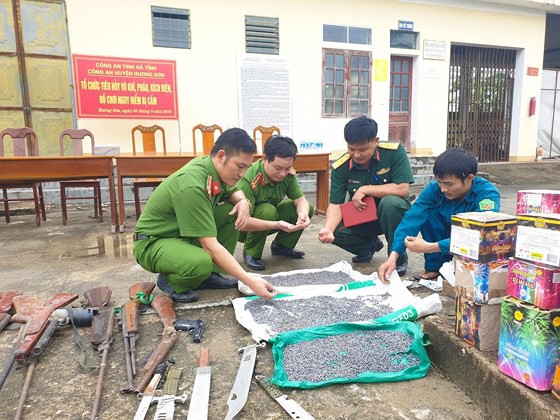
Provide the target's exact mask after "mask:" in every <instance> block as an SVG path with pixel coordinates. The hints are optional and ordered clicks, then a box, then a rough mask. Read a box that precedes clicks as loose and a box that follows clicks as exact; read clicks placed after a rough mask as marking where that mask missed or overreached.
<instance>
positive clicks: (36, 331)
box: [16, 293, 78, 361]
mask: <svg viewBox="0 0 560 420" xmlns="http://www.w3.org/2000/svg"><path fill="white" fill-rule="evenodd" d="M76 299H78V295H77V294H75V293H59V294H57V295H55V296H53V298H52V299H51V300H50V302H49V304H48V305H46V306H42V307H39V308H37V309H36V310H35V312H34V313H33V315H31V320H30V321H29V325H28V327H27V331H26V333H25V338H24V339H23V341H22V343H21V346H20V347H19V349H18V350H17V351H16V360H19V361H23V360H25V358H26V357H27V356H29V354H30V352H31V350H32V349H33V348H34V347H35V345H36V344H37V341H39V338H40V337H41V334H43V332H44V331H45V329H46V328H47V325H49V318H50V316H51V314H52V313H53V312H54V311H55V310H56V309H58V308H62V307H64V306H66V305H68V304H70V303H72V302H74V301H75V300H76Z"/></svg>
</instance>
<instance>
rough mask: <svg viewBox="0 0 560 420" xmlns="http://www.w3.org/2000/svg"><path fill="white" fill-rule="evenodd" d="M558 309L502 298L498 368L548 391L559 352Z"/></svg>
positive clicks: (534, 386) (522, 381)
mask: <svg viewBox="0 0 560 420" xmlns="http://www.w3.org/2000/svg"><path fill="white" fill-rule="evenodd" d="M558 337H560V309H555V310H544V309H539V308H538V307H536V306H534V305H531V304H530V303H526V302H523V301H521V300H519V299H516V298H514V297H511V296H508V297H506V298H505V299H504V300H503V302H502V314H501V322H500V343H499V349H498V369H499V370H500V371H501V372H502V373H504V374H506V375H508V376H510V377H512V378H514V379H515V380H517V381H519V382H521V383H523V384H525V385H527V386H528V387H530V388H533V389H536V390H537V391H548V390H550V389H551V387H552V379H553V377H554V371H555V367H556V361H557V359H558V356H559V353H560V347H559V346H558Z"/></svg>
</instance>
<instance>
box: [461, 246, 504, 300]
mask: <svg viewBox="0 0 560 420" xmlns="http://www.w3.org/2000/svg"><path fill="white" fill-rule="evenodd" d="M453 260H454V264H455V291H456V292H457V294H458V295H461V296H464V297H466V298H467V299H468V300H470V301H472V302H473V303H476V304H479V305H481V304H484V303H501V299H500V298H502V297H503V296H505V295H506V294H507V291H506V285H507V276H508V262H507V261H493V262H489V263H480V262H476V261H472V260H469V259H466V258H460V257H455V258H454V259H453Z"/></svg>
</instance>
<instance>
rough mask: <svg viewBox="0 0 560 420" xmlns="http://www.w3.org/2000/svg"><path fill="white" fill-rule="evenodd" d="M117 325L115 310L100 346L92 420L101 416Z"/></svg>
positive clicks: (110, 316) (111, 314)
mask: <svg viewBox="0 0 560 420" xmlns="http://www.w3.org/2000/svg"><path fill="white" fill-rule="evenodd" d="M114 325H115V312H114V311H111V313H110V314H109V322H108V324H107V332H106V334H105V340H104V341H103V342H102V343H101V344H100V346H99V347H103V353H102V355H101V364H100V365H99V376H98V377H97V385H96V387H95V397H94V400H93V409H92V410H91V420H97V419H98V418H99V415H98V414H99V406H100V404H101V392H102V391H103V379H104V378H105V370H106V368H107V357H108V356H109V347H110V345H111V342H112V341H113V327H114Z"/></svg>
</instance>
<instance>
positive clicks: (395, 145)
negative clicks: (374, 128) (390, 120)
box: [377, 141, 401, 150]
mask: <svg viewBox="0 0 560 420" xmlns="http://www.w3.org/2000/svg"><path fill="white" fill-rule="evenodd" d="M400 145H401V144H400V143H398V142H389V141H380V142H379V143H378V144H377V147H381V148H382V149H388V150H397V149H398V148H399V146H400Z"/></svg>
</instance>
